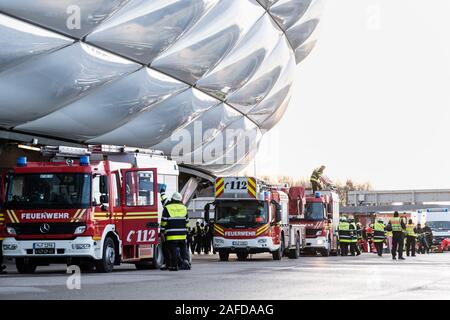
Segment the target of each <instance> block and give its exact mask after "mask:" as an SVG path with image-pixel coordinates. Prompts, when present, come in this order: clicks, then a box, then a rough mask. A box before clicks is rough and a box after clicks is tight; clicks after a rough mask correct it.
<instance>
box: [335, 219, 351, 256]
mask: <svg viewBox="0 0 450 320" xmlns="http://www.w3.org/2000/svg"><path fill="white" fill-rule="evenodd" d="M338 235H339V247H340V249H341V256H346V255H347V254H348V246H349V244H350V241H351V235H350V224H349V223H348V222H347V218H346V217H341V219H340V221H339V225H338Z"/></svg>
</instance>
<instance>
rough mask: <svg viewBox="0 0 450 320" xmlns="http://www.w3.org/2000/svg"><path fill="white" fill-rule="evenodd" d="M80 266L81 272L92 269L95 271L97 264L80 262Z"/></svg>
mask: <svg viewBox="0 0 450 320" xmlns="http://www.w3.org/2000/svg"><path fill="white" fill-rule="evenodd" d="M78 267H80V270H81V272H91V271H94V269H95V265H94V264H93V263H89V262H86V263H80V264H79V265H78Z"/></svg>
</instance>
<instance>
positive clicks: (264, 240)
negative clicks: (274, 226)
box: [258, 239, 267, 243]
mask: <svg viewBox="0 0 450 320" xmlns="http://www.w3.org/2000/svg"><path fill="white" fill-rule="evenodd" d="M266 242H267V239H259V240H258V243H266Z"/></svg>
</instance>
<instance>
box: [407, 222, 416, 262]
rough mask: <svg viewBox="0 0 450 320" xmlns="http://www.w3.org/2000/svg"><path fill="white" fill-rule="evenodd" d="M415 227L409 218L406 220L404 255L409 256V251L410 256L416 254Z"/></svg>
mask: <svg viewBox="0 0 450 320" xmlns="http://www.w3.org/2000/svg"><path fill="white" fill-rule="evenodd" d="M416 231H417V229H416V226H415V225H414V223H413V221H412V220H411V219H409V220H408V224H407V225H406V255H407V256H408V257H409V253H410V252H411V256H412V257H415V256H416V238H417V233H416Z"/></svg>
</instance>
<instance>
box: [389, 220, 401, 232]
mask: <svg viewBox="0 0 450 320" xmlns="http://www.w3.org/2000/svg"><path fill="white" fill-rule="evenodd" d="M391 226H392V232H401V231H402V224H401V221H400V218H399V217H397V218H396V217H394V218H391Z"/></svg>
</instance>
